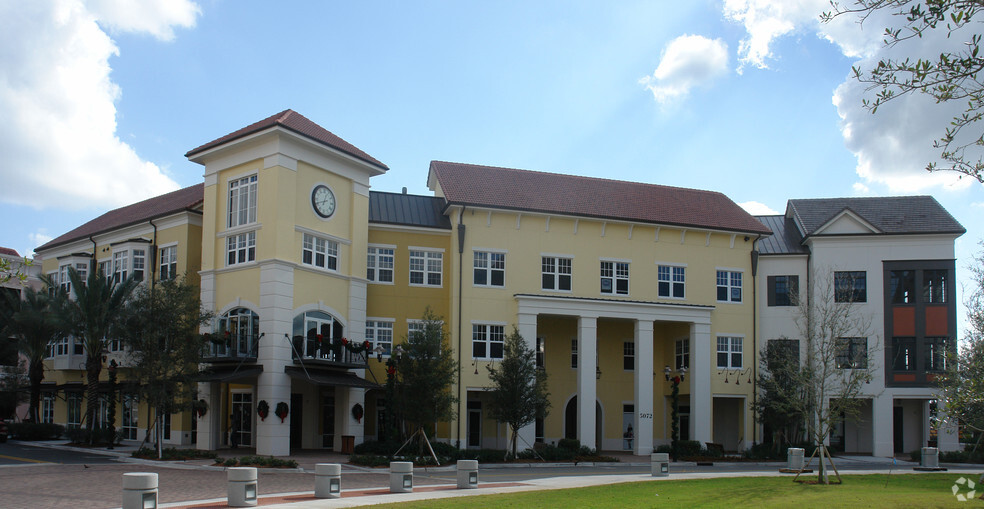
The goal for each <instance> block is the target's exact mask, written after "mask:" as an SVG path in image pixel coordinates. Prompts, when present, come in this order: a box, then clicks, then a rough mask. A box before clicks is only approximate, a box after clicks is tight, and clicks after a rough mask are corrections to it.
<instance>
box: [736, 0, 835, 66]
mask: <svg viewBox="0 0 984 509" xmlns="http://www.w3.org/2000/svg"><path fill="white" fill-rule="evenodd" d="M829 7H830V3H829V2H828V1H827V0H783V1H782V2H776V1H775V0H725V1H724V16H725V17H726V18H728V19H730V20H732V21H735V22H737V23H741V24H742V25H744V26H745V31H746V32H747V34H748V36H747V37H745V38H744V39H742V40H741V42H739V43H738V62H739V66H738V72H739V73H740V72H741V70H742V68H743V67H744V66H745V65H752V66H754V67H758V68H759V69H766V68H768V62H767V60H770V59H774V58H775V56H774V55H773V54H772V49H771V45H772V43H773V41H775V40H776V39H778V38H779V37H782V36H784V35H787V34H789V33H792V32H793V31H795V30H796V29H797V27H799V26H803V25H809V24H810V22H811V21H813V22H814V24H815V23H816V20H817V19H818V16H819V15H820V13H821V12H822V11H823V10H824V8H828V9H829Z"/></svg>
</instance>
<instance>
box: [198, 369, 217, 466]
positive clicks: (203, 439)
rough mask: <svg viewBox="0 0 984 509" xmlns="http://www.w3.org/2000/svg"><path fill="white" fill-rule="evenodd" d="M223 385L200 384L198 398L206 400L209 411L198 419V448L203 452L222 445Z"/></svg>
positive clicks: (213, 383) (215, 383) (214, 383)
mask: <svg viewBox="0 0 984 509" xmlns="http://www.w3.org/2000/svg"><path fill="white" fill-rule="evenodd" d="M220 386H221V384H219V383H217V382H199V384H198V398H199V399H202V400H205V404H206V405H208V410H207V411H206V412H205V415H203V416H201V417H200V418H199V419H198V429H197V431H196V432H197V433H198V437H197V438H196V446H195V447H196V448H198V449H201V450H203V451H214V450H216V449H218V448H219V446H220V445H221V444H222V429H221V426H220V423H221V422H222V411H223V406H222V401H221V399H222V395H221V394H220V392H219V388H220Z"/></svg>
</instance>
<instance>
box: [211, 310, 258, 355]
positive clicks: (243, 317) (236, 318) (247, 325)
mask: <svg viewBox="0 0 984 509" xmlns="http://www.w3.org/2000/svg"><path fill="white" fill-rule="evenodd" d="M218 326H219V330H217V331H216V333H217V334H218V336H219V338H220V341H219V343H218V344H217V345H214V346H215V347H216V348H215V349H214V352H215V354H216V356H217V357H256V345H257V343H258V341H257V339H258V338H257V336H259V333H260V316H259V315H257V314H256V313H254V312H253V311H252V310H249V309H246V308H235V309H232V310H230V311H229V312H228V313H226V314H224V315H222V316H221V317H219V322H218Z"/></svg>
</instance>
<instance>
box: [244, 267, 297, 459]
mask: <svg viewBox="0 0 984 509" xmlns="http://www.w3.org/2000/svg"><path fill="white" fill-rule="evenodd" d="M293 288H294V271H293V269H292V268H291V267H290V266H289V265H287V264H284V263H270V264H265V265H263V266H262V267H261V268H260V310H259V314H260V332H261V333H262V334H263V337H261V338H259V348H258V350H257V363H259V364H262V365H263V372H262V373H260V375H259V377H258V379H257V382H256V385H257V387H256V400H255V401H254V403H253V404H254V408H255V405H256V403H257V402H259V401H262V400H266V402H267V404H269V405H270V415H268V416H267V418H266V419H265V420H260V419H259V417H258V416H257V418H256V454H259V455H263V456H288V455H290V419H291V417H292V415H293V412H291V413H289V414H288V417H287V418H286V419H284V421H283V422H280V418H279V417H277V416H276V414H274V412H275V411H276V409H277V403H280V402H284V403H287V404H288V405H289V404H290V377H288V376H287V373H285V372H284V367H286V366H287V365H288V364H291V363H292V360H291V348H290V344H289V341H290V339H289V338H288V337H285V336H284V334H288V335H289V334H290V332H291V329H292V327H293V318H294V317H293V316H291V314H292V310H293V302H294V300H293ZM253 414H254V415H255V414H256V412H253Z"/></svg>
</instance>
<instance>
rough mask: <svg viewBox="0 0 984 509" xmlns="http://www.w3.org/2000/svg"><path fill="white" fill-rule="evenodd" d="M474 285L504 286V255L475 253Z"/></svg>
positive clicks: (485, 252) (484, 252)
mask: <svg viewBox="0 0 984 509" xmlns="http://www.w3.org/2000/svg"><path fill="white" fill-rule="evenodd" d="M473 267H474V272H475V279H474V281H473V282H474V284H475V285H476V286H505V284H506V255H505V253H491V252H488V251H475V257H474V263H473Z"/></svg>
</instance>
